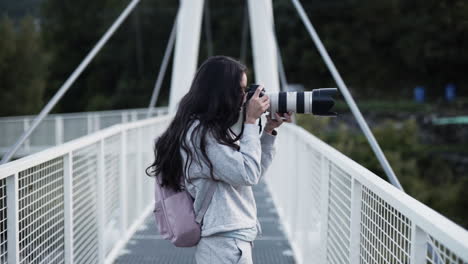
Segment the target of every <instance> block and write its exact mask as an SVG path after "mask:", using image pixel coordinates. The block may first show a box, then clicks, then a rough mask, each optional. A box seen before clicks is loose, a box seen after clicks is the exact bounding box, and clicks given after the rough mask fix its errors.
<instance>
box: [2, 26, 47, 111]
mask: <svg viewBox="0 0 468 264" xmlns="http://www.w3.org/2000/svg"><path fill="white" fill-rule="evenodd" d="M0 36H1V38H0V94H1V95H2V96H0V115H4V116H8V115H21V114H32V113H36V112H37V111H38V110H39V109H40V107H41V106H42V104H43V100H42V96H43V92H44V88H45V78H46V74H47V62H48V60H47V56H46V55H45V54H44V49H43V46H42V38H41V35H40V33H39V31H38V30H37V28H36V25H35V22H34V19H33V18H32V17H26V18H24V19H22V20H21V22H20V24H19V26H18V27H17V28H16V27H15V26H14V24H13V22H12V21H11V20H10V19H9V18H7V17H3V18H2V19H1V20H0Z"/></svg>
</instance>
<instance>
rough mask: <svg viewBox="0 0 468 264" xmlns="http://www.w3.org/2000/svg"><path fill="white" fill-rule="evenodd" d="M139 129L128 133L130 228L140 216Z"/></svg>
mask: <svg viewBox="0 0 468 264" xmlns="http://www.w3.org/2000/svg"><path fill="white" fill-rule="evenodd" d="M137 140H138V133H137V129H131V130H129V131H128V132H127V173H126V174H127V175H126V178H127V186H126V188H127V204H128V209H127V210H128V212H127V224H128V226H130V225H131V224H132V223H133V221H134V220H135V219H136V216H137V215H138V206H137V195H139V194H138V193H137V181H136V177H137V176H136V175H137V169H138V168H137V164H136V161H137V158H136V156H137Z"/></svg>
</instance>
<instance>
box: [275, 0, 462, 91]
mask: <svg viewBox="0 0 468 264" xmlns="http://www.w3.org/2000/svg"><path fill="white" fill-rule="evenodd" d="M274 4H275V24H276V28H277V35H278V39H279V42H280V47H281V52H282V54H283V59H284V62H285V64H286V65H285V68H286V71H287V73H288V78H289V80H290V81H291V82H296V83H303V84H305V85H306V87H309V88H311V89H312V88H318V87H326V86H335V85H336V84H335V83H334V81H333V80H332V79H331V76H330V74H329V73H328V71H327V70H326V68H325V65H324V64H323V62H322V59H321V58H320V56H319V55H318V52H316V49H315V47H314V44H313V42H312V40H311V39H310V37H309V35H308V34H307V32H306V30H305V29H304V26H303V25H302V22H301V21H300V20H299V18H298V16H297V14H296V12H295V10H294V7H293V6H292V5H291V3H290V1H288V0H278V1H274ZM303 5H304V8H305V9H306V12H307V13H308V15H309V17H310V19H311V21H312V23H313V24H314V26H315V28H316V30H317V32H318V34H319V36H320V37H321V38H322V40H323V42H324V45H325V47H326V48H327V50H328V52H329V54H330V56H331V58H332V59H333V60H334V62H335V65H336V66H337V68H338V69H339V71H340V73H341V74H342V77H343V79H344V80H345V81H346V83H347V84H348V85H349V86H350V87H351V90H352V92H353V94H354V95H355V96H357V97H360V98H381V97H382V96H384V97H385V99H387V100H388V99H392V98H398V99H401V98H407V99H411V98H412V89H413V88H414V87H415V86H416V85H424V86H426V87H427V89H428V96H429V97H430V98H435V97H441V96H442V95H443V87H444V86H445V84H447V83H448V82H453V83H455V84H456V85H457V86H458V93H459V94H461V95H464V96H467V95H468V94H467V91H468V89H466V83H468V82H467V81H468V76H467V75H466V74H465V73H464V71H465V68H466V66H467V61H468V52H467V50H466V48H465V47H466V45H467V44H468V23H467V21H468V2H466V1H464V0H455V1H432V0H431V1H423V0H415V1H405V0H379V1H373V0H363V1H355V0H342V1H303Z"/></svg>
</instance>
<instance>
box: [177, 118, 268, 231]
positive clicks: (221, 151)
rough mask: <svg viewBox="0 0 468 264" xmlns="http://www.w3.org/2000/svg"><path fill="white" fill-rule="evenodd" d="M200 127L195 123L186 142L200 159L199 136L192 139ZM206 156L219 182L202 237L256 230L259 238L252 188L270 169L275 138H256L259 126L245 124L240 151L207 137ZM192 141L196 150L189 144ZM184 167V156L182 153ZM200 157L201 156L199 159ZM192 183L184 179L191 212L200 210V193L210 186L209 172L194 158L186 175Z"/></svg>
mask: <svg viewBox="0 0 468 264" xmlns="http://www.w3.org/2000/svg"><path fill="white" fill-rule="evenodd" d="M198 124H199V121H198V120H196V121H195V122H194V123H193V124H192V126H191V127H190V128H189V130H188V132H187V137H186V142H187V143H188V144H189V146H191V147H192V152H193V151H194V150H196V151H197V155H201V152H200V147H199V142H200V141H199V140H200V135H194V133H193V129H194V127H195V126H197V125H198ZM205 136H206V152H207V155H208V157H209V158H210V160H211V162H212V164H213V176H214V178H215V179H217V180H219V181H218V182H217V183H216V184H217V186H216V191H215V193H214V195H213V198H212V200H211V203H210V205H209V207H208V209H207V211H206V213H205V216H204V218H203V225H202V233H201V235H202V236H210V235H213V234H216V233H219V232H227V231H233V230H238V229H243V228H253V227H257V230H258V236H261V226H260V223H259V222H258V220H257V207H256V204H255V199H254V195H253V192H252V186H253V185H255V184H257V183H258V182H259V180H260V178H261V177H262V176H263V175H264V173H265V171H266V169H267V168H268V167H269V166H270V164H271V161H272V159H273V156H274V154H275V147H274V142H275V138H276V136H273V135H270V134H267V133H265V132H263V133H262V135H261V136H260V135H259V132H258V126H257V125H255V124H245V125H244V133H243V135H242V137H241V139H240V142H239V146H240V151H237V150H235V149H233V148H232V147H229V146H226V145H222V144H220V143H218V142H217V141H216V139H215V138H214V137H213V136H212V135H211V133H207V134H206V135H205ZM192 137H195V138H194V140H195V142H197V146H195V148H194V146H193V145H192V144H191V139H192ZM181 154H182V158H183V161H184V164H185V160H186V158H187V155H186V153H185V151H183V150H181ZM200 157H201V156H200ZM186 175H187V176H188V177H190V179H191V181H192V182H191V183H189V182H188V181H187V178H186V179H185V186H186V188H187V190H188V192H189V193H190V194H191V195H192V197H194V199H195V201H194V210H195V212H196V213H198V211H199V210H200V208H201V203H202V199H203V197H202V196H203V195H200V194H203V193H206V191H207V190H208V183H209V182H213V180H212V179H211V176H210V169H209V167H208V165H207V164H206V162H204V161H203V159H202V158H200V159H197V158H196V157H194V160H193V162H192V163H191V165H190V166H189V168H188V169H187V171H186Z"/></svg>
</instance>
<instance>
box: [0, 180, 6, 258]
mask: <svg viewBox="0 0 468 264" xmlns="http://www.w3.org/2000/svg"><path fill="white" fill-rule="evenodd" d="M7 249H8V248H7V196H6V179H2V180H0V263H7V258H8V256H7Z"/></svg>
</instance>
